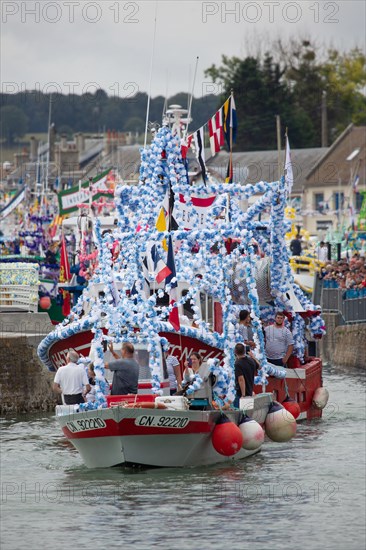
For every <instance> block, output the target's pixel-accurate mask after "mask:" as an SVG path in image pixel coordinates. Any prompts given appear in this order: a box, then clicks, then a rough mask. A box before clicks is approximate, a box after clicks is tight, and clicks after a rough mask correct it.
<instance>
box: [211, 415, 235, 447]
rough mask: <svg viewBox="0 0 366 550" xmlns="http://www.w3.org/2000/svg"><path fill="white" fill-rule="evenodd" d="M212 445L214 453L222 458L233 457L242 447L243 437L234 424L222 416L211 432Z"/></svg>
mask: <svg viewBox="0 0 366 550" xmlns="http://www.w3.org/2000/svg"><path fill="white" fill-rule="evenodd" d="M212 445H213V447H214V449H215V451H216V452H218V453H220V455H224V456H233V455H235V454H236V453H238V452H239V451H240V449H241V447H242V445H243V436H242V433H241V431H240V429H239V428H238V426H237V425H236V424H234V422H231V421H230V420H229V419H228V417H227V416H225V415H222V416H221V417H220V418H219V420H218V422H217V424H216V426H215V427H214V430H213V432H212Z"/></svg>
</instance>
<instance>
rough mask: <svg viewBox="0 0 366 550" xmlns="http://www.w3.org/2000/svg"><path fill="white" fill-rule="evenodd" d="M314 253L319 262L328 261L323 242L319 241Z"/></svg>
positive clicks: (326, 247)
mask: <svg viewBox="0 0 366 550" xmlns="http://www.w3.org/2000/svg"><path fill="white" fill-rule="evenodd" d="M316 252H317V256H318V260H319V262H323V263H326V262H327V260H328V246H327V245H326V244H325V242H324V241H320V243H319V246H318V248H317V251H316Z"/></svg>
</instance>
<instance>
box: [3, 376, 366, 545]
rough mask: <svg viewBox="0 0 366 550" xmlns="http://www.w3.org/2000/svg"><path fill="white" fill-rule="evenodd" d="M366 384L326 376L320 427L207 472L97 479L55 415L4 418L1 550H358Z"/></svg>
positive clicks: (364, 495)
mask: <svg viewBox="0 0 366 550" xmlns="http://www.w3.org/2000/svg"><path fill="white" fill-rule="evenodd" d="M365 381H366V378H365V371H363V370H349V369H348V370H347V371H346V370H345V369H342V368H340V367H331V366H327V367H325V368H324V386H325V387H327V388H328V390H329V392H330V399H329V403H328V406H327V408H326V409H325V411H324V414H323V418H322V419H321V420H317V421H312V422H303V423H301V424H299V426H298V431H297V435H296V437H295V439H293V440H292V441H290V442H289V443H283V444H278V443H272V442H270V441H266V443H265V445H264V446H263V449H262V452H261V453H259V454H257V455H255V456H254V457H251V458H249V459H248V460H244V461H241V462H237V463H230V462H229V463H227V464H224V465H219V466H212V467H209V468H198V469H184V470H178V469H147V470H141V469H132V468H131V469H123V468H111V469H104V470H89V469H87V468H86V467H84V465H83V463H82V461H81V458H80V456H79V454H78V453H77V451H76V450H74V449H73V447H72V446H71V445H70V444H69V443H68V442H67V441H66V440H65V438H64V437H63V434H62V431H61V429H60V428H59V426H58V424H57V423H56V421H55V419H54V416H53V414H52V413H39V414H36V415H23V416H17V417H5V418H4V417H3V418H2V419H1V428H2V429H1V530H0V537H1V538H0V541H1V543H0V547H1V550H18V549H19V548H25V549H30V550H33V549H36V548H37V549H40V548H41V549H43V548H45V549H49V548H52V550H61V549H66V548H70V547H74V548H77V549H78V550H81V549H99V548H100V549H108V550H112V549H115V548H124V549H130V548H131V549H134V550H140V549H141V550H146V549H150V548H159V549H161V550H164V549H167V550H172V549H182V550H184V549H187V550H188V549H203V550H204V549H206V548H207V549H208V548H213V549H225V548H230V549H243V548H250V549H251V550H265V549H270V550H276V549H281V550H282V549H283V548H289V547H290V548H295V547H296V548H302V547H306V548H311V549H312V550H318V549H319V550H327V549H329V550H336V549H340V550H341V549H342V550H343V549H345V548H347V549H348V550H361V549H363V548H365V522H366V519H365V518H366V515H365V514H366V512H365V500H366V491H365V409H366V407H365Z"/></svg>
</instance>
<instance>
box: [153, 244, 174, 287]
mask: <svg viewBox="0 0 366 550" xmlns="http://www.w3.org/2000/svg"><path fill="white" fill-rule="evenodd" d="M150 255H151V259H152V262H153V268H154V269H153V271H154V275H155V280H156V282H157V283H161V282H162V281H164V279H166V278H167V277H168V276H169V275H170V274H171V270H170V268H169V267H168V266H167V265H166V264H165V263H164V262H163V260H162V259H161V256H160V254H159V251H158V249H157V247H156V244H154V245H153V246H152V247H151V251H150Z"/></svg>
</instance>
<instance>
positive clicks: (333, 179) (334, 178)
mask: <svg viewBox="0 0 366 550" xmlns="http://www.w3.org/2000/svg"><path fill="white" fill-rule="evenodd" d="M365 161H366V126H354V125H353V124H350V125H349V126H347V128H346V129H345V130H344V132H342V134H341V135H340V136H339V137H338V138H337V139H336V140H335V142H334V143H333V144H332V145H331V147H329V149H328V150H327V151H326V152H325V154H324V155H322V156H321V157H320V158H319V160H318V162H317V163H316V164H315V165H314V166H313V168H312V169H311V170H310V171H309V173H308V174H307V176H306V185H307V186H309V185H322V186H324V185H329V186H334V185H338V184H340V183H341V184H343V185H344V184H347V183H352V180H353V179H354V178H355V177H356V176H357V175H358V176H359V178H360V181H359V184H360V185H364V184H365V176H366V164H365Z"/></svg>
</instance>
